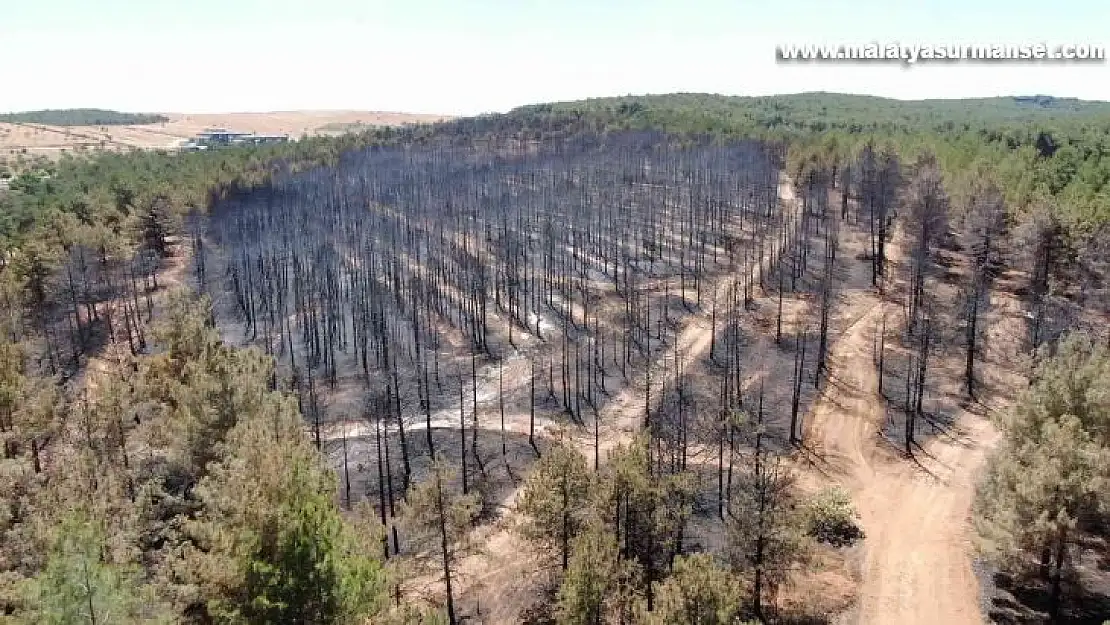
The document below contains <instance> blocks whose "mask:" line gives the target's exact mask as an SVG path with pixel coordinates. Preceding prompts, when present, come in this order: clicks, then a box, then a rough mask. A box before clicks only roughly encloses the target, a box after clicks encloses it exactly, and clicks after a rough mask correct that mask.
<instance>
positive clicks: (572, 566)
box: [555, 524, 640, 625]
mask: <svg viewBox="0 0 1110 625" xmlns="http://www.w3.org/2000/svg"><path fill="white" fill-rule="evenodd" d="M639 574H640V571H639V567H638V566H637V565H636V564H634V563H633V562H630V561H628V560H625V559H623V558H621V557H620V548H619V547H618V545H617V540H616V537H614V536H613V535H612V534H611V533H609V531H608V530H606V529H605V528H604V527H602V526H601V525H599V524H590V525H589V526H588V527H587V528H586V529H585V530H584V531H583V532H582V533H581V534H579V535H578V536H577V537H576V538H575V539H574V541H573V543H572V546H571V556H570V563H569V566H568V567H567V571H566V574H565V575H564V576H563V583H562V585H561V586H560V587H559V595H558V600H557V604H556V606H555V621H556V622H557V623H559V625H600V624H601V623H604V622H609V621H611V620H621V621H622V622H627V620H628V619H627V618H623V619H618V618H614V617H617V616H619V615H624V616H625V617H627V616H628V615H629V614H630V613H631V610H632V606H633V604H634V603H635V597H636V593H635V588H636V587H637V585H638V580H639V576H640V575H639Z"/></svg>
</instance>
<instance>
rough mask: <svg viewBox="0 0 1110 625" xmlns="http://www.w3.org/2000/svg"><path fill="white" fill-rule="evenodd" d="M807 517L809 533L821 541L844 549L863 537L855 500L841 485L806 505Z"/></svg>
mask: <svg viewBox="0 0 1110 625" xmlns="http://www.w3.org/2000/svg"><path fill="white" fill-rule="evenodd" d="M804 516H805V524H806V533H807V534H809V535H810V536H812V537H813V538H814V539H816V540H818V541H820V542H825V543H829V544H830V545H833V546H834V547H842V546H844V545H850V544H852V543H854V542H856V541H857V540H859V539H861V538H863V530H861V529H860V528H859V525H857V524H856V519H857V518H858V515H857V514H856V509H855V508H854V507H853V506H852V497H851V495H849V494H848V492H847V491H845V490H844V489H843V488H840V487H839V486H835V487H832V488H826V489H824V490H822V491H821V492H819V493H817V494H816V495H815V496H814V497H813V498H812V499H810V500H809V501H808V502H807V503H806V506H805V510H804Z"/></svg>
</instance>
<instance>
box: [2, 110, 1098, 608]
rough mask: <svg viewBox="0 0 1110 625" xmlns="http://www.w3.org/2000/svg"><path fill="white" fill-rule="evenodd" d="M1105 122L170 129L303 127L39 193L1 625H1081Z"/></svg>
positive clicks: (15, 243) (1017, 115) (28, 229)
mask: <svg viewBox="0 0 1110 625" xmlns="http://www.w3.org/2000/svg"><path fill="white" fill-rule="evenodd" d="M1105 107H1106V105H1105V104H1103V103H1084V102H1077V101H1071V100H1058V99H1047V98H1044V97H1037V98H1013V99H989V100H971V101H925V102H898V101H891V100H882V99H878V98H865V97H858V96H845V95H838V94H802V95H797V96H780V97H772V98H726V97H720V96H705V95H693V94H674V95H665V96H646V97H628V98H608V99H598V100H587V101H584V102H567V103H553V104H542V105H535V106H529V107H522V108H520V109H516V110H513V111H510V112H508V113H506V114H499V115H488V116H481V117H477V118H462V119H453V120H444V121H440V122H437V123H432V124H417V125H389V124H396V123H398V122H403V121H405V120H406V119H408V118H405V117H404V116H394V117H389V116H387V115H386V114H378V115H380V116H379V117H370V115H371V114H368V113H359V112H345V113H319V114H316V113H310V112H296V113H271V114H242V115H226V116H199V115H181V116H176V117H175V116H172V115H171V116H169V117H170V118H171V119H170V121H169V122H166V123H165V124H164V126H159V127H158V128H159V130H161V129H162V128H163V127H165V128H169V127H171V126H172V125H173V124H175V123H176V124H177V126H176V128H177V129H178V130H183V129H185V128H195V127H203V126H207V125H227V126H230V127H234V128H235V129H244V130H256V131H258V132H268V133H269V132H290V129H293V128H295V127H304V128H308V127H311V128H314V129H315V131H314V132H307V133H306V134H309V135H311V136H309V137H308V138H306V139H304V140H300V141H291V142H286V143H276V144H272V145H259V146H249V147H247V146H244V147H229V148H227V149H221V150H211V151H206V152H192V153H178V152H173V151H167V150H145V151H131V152H127V153H118V152H107V153H104V154H100V155H97V156H95V157H94V158H90V159H61V160H59V161H57V162H52V163H45V164H39V165H33V166H31V167H30V170H29V171H27V172H26V173H22V174H21V175H19V176H17V177H16V178H15V179H13V180H12V182H11V184H10V186H11V190H10V191H7V192H4V193H3V194H2V195H0V218H2V219H0V243H2V244H3V245H4V247H5V250H4V251H5V255H4V259H5V262H4V263H2V264H0V296H2V297H0V391H2V392H0V435H2V437H3V439H2V441H3V448H2V449H3V454H4V457H3V458H2V459H0V463H2V464H0V468H2V469H3V471H0V504H2V505H0V511H3V512H4V514H0V530H3V532H4V535H5V537H6V538H10V540H5V541H2V542H0V545H2V547H0V615H3V616H7V615H13V616H12V618H13V619H14V622H17V623H31V622H43V621H45V620H46V617H47V616H48V615H49V614H51V610H55V609H61V608H56V607H55V606H63V608H65V609H77V608H73V607H72V604H74V603H75V601H76V600H75V599H74V597H75V596H78V598H79V599H80V598H83V599H86V600H89V599H90V598H92V597H93V596H94V595H95V596H96V597H97V598H100V600H102V601H104V602H106V603H110V605H111V607H112V609H113V610H114V611H115V613H117V614H124V615H127V618H126V619H122V620H121V622H144V621H150V620H151V619H153V618H155V617H165V619H166V620H167V621H169V622H180V623H188V624H189V625H193V624H200V623H209V622H242V621H244V620H245V621H246V622H305V623H325V622H329V623H330V622H348V623H355V624H358V625H362V624H363V623H367V622H370V623H375V624H377V623H406V624H409V623H412V624H417V623H419V624H420V625H424V624H426V623H433V622H443V621H446V622H449V623H462V622H469V623H490V624H499V623H522V622H527V623H550V622H557V623H602V622H604V623H609V622H614V623H616V622H623V623H630V624H634V625H672V624H679V625H686V624H693V623H702V624H704V623H711V624H714V623H715V624H718V625H723V624H724V623H728V624H730V625H732V624H734V623H737V622H763V623H783V624H789V623H826V624H833V623H898V624H899V625H902V624H909V625H932V624H935V623H946V624H947V623H952V624H956V625H972V624H975V623H981V622H984V621H994V622H999V623H1034V622H1043V621H1044V620H1047V619H1052V620H1054V621H1055V622H1060V623H1090V622H1101V620H1100V618H1099V617H1102V616H1105V614H1106V613H1107V609H1106V606H1107V605H1110V593H1107V592H1106V590H1105V589H1106V588H1107V580H1108V578H1110V576H1108V575H1107V574H1106V571H1105V564H1104V553H1105V545H1106V538H1107V536H1106V534H1107V531H1106V528H1107V527H1110V523H1108V522H1107V510H1110V491H1108V490H1107V489H1106V488H1105V484H1107V483H1110V463H1107V462H1106V459H1107V458H1110V451H1108V450H1110V435H1108V434H1107V432H1110V425H1107V424H1108V423H1110V421H1108V419H1110V410H1108V409H1107V402H1106V398H1107V397H1110V389H1108V388H1107V381H1108V380H1110V356H1108V355H1107V354H1108V352H1107V350H1106V348H1105V345H1107V344H1108V343H1110V336H1108V334H1107V328H1110V323H1108V320H1110V296H1108V295H1110V291H1108V288H1110V246H1107V245H1106V241H1107V240H1108V238H1107V236H1106V235H1107V233H1108V232H1110V224H1108V221H1110V220H1108V219H1107V215H1110V208H1108V207H1107V205H1106V202H1105V199H1106V194H1107V191H1108V188H1107V180H1106V176H1105V175H1104V174H1105V172H1106V170H1107V169H1110V163H1108V162H1107V161H1106V159H1105V158H1104V156H1105V152H1104V150H1105V149H1106V147H1107V145H1108V144H1107V143H1106V142H1105V138H1106V136H1107V131H1106V127H1107V123H1108V122H1107V120H1106V119H1105V117H1104V115H1105ZM328 115H331V116H332V117H331V118H328ZM375 120H376V121H375ZM251 124H256V125H255V126H251ZM367 124H370V125H375V124H380V126H377V127H374V128H371V129H368V130H365V131H363V132H336V133H335V134H334V135H333V134H331V132H330V131H331V130H332V129H336V130H338V129H361V128H362V127H363V126H364V125H367ZM297 125H299V126H297ZM20 128H26V126H20ZM133 128H137V127H130V126H127V127H120V129H122V130H128V129H133ZM111 130H113V131H116V130H117V129H115V128H113V129H111ZM123 136H124V134H122V133H121V134H115V135H113V138H112V140H113V141H116V140H119V141H121V143H122V141H123V139H122V137H123ZM165 138H166V139H170V138H171V136H166V137H165ZM123 151H124V150H122V149H121V150H120V152H123ZM82 575H83V576H85V577H81V576H82ZM90 575H91V576H92V578H93V582H94V583H90V582H89V581H88V579H89V576H90ZM82 584H84V585H83V586H82ZM94 586H95V588H94ZM73 588H79V589H80V588H84V589H85V590H84V591H81V592H83V593H84V594H80V593H78V594H77V595H75V594H74V591H73V590H72V589H73ZM136 597H142V601H136V600H135V598H136ZM79 607H81V606H80V605H78V608H79ZM0 619H2V617H0ZM237 619H238V620H237ZM0 622H3V621H2V620H0Z"/></svg>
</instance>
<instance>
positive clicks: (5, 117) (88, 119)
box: [0, 109, 170, 126]
mask: <svg viewBox="0 0 1110 625" xmlns="http://www.w3.org/2000/svg"><path fill="white" fill-rule="evenodd" d="M169 120H170V119H169V118H168V117H166V116H165V115H157V114H151V113H123V112H120V111H111V110H107V109H46V110H42V111H20V112H16V113H0V122H7V123H11V124H47V125H49V126H130V125H138V124H160V123H162V122H168V121H169Z"/></svg>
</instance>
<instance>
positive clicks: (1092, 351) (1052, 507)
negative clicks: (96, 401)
mask: <svg viewBox="0 0 1110 625" xmlns="http://www.w3.org/2000/svg"><path fill="white" fill-rule="evenodd" d="M1108 398H1110V357H1108V355H1107V350H1106V349H1105V347H1103V346H1101V345H1096V344H1094V343H1093V342H1092V341H1091V340H1090V339H1089V338H1087V337H1082V336H1071V337H1068V338H1066V339H1065V340H1064V341H1063V342H1061V343H1060V345H1059V348H1058V351H1057V353H1056V355H1055V356H1054V357H1052V358H1048V359H1046V360H1044V361H1043V362H1042V363H1041V365H1040V366H1039V367H1038V369H1037V372H1036V374H1035V376H1034V383H1033V385H1032V386H1031V387H1030V388H1029V389H1028V390H1027V391H1026V392H1025V393H1024V394H1023V395H1022V397H1021V398H1020V399H1019V400H1018V402H1017V404H1016V405H1015V406H1014V407H1013V408H1012V409H1011V410H1010V411H1008V413H1007V414H1006V415H1005V416H1004V417H1003V418H1002V419H1001V421H1000V427H1001V429H1002V433H1003V441H1002V443H1001V445H1000V446H999V447H998V449H997V450H996V451H995V453H994V454H993V455H992V456H991V457H990V459H989V461H988V464H987V471H986V475H985V477H984V479H983V481H982V483H981V484H980V485H979V487H978V491H977V493H976V499H975V505H974V522H975V526H976V529H977V530H978V532H979V536H980V538H981V548H982V550H983V551H984V553H985V554H986V555H987V556H988V557H989V558H991V559H993V560H994V561H995V562H997V563H999V564H1001V565H1002V566H1004V567H1006V568H1008V569H1010V570H1015V571H1029V570H1030V569H1035V570H1036V572H1037V573H1038V575H1039V576H1040V577H1041V578H1042V579H1043V580H1044V581H1045V582H1046V583H1047V584H1048V586H1049V593H1050V597H1049V612H1050V616H1055V615H1056V614H1057V613H1058V610H1059V608H1060V605H1061V600H1062V592H1063V582H1064V580H1065V578H1066V576H1067V574H1068V572H1069V571H1070V568H1071V565H1072V552H1073V550H1074V546H1075V544H1076V543H1077V542H1078V541H1080V540H1081V539H1082V538H1083V535H1082V531H1081V529H1080V527H1079V521H1080V519H1081V518H1084V517H1087V516H1090V515H1091V514H1092V513H1095V512H1097V511H1098V510H1099V508H1100V507H1102V508H1105V505H1106V501H1107V498H1106V496H1107V494H1108V493H1107V491H1106V486H1105V485H1106V483H1107V478H1108V477H1110V450H1108V449H1107V445H1106V442H1107V434H1108V429H1107V425H1108V423H1110V399H1108Z"/></svg>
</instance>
